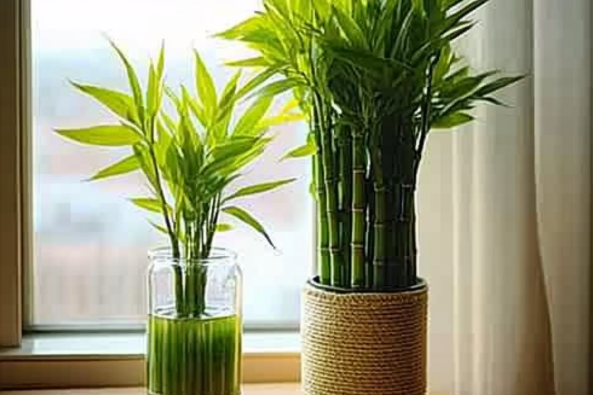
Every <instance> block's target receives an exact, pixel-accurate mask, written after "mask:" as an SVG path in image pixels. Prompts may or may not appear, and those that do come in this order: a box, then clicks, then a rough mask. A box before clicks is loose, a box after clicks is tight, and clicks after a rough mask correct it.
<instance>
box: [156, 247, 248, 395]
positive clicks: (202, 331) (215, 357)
mask: <svg viewBox="0 0 593 395" xmlns="http://www.w3.org/2000/svg"><path fill="white" fill-rule="evenodd" d="M149 259H150V267H149V271H148V295H149V304H148V325H147V326H148V327H147V332H148V333H147V355H146V369H147V370H146V374H147V386H148V392H149V393H150V394H155V395H238V394H240V392H241V391H240V384H241V354H242V348H241V346H242V289H241V270H240V268H239V266H238V264H237V258H236V254H235V253H233V252H231V251H229V250H226V249H221V248H213V249H212V251H211V254H210V257H209V258H208V259H202V260H195V261H187V260H184V259H174V258H173V257H172V254H171V250H170V249H169V248H159V249H156V250H153V251H151V252H150V253H149Z"/></svg>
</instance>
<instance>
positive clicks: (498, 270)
mask: <svg viewBox="0 0 593 395" xmlns="http://www.w3.org/2000/svg"><path fill="white" fill-rule="evenodd" d="M591 14H592V6H591V0H491V2H490V3H489V4H488V5H487V6H485V7H484V8H483V9H482V10H481V11H480V12H479V13H477V14H476V15H475V17H476V19H477V20H479V21H480V22H479V25H478V26H477V27H476V29H475V31H474V32H473V33H472V34H471V36H469V37H468V38H467V39H466V40H465V41H464V42H463V43H461V45H460V47H461V50H462V51H463V52H464V53H465V54H466V55H467V56H468V59H469V60H470V63H471V65H472V66H475V67H476V68H478V69H484V68H498V69H501V70H504V71H505V72H508V73H513V74H517V73H519V74H528V75H529V77H528V78H527V79H526V80H524V81H523V82H521V83H519V84H517V85H516V86H514V87H513V88H510V89H507V90H506V91H504V93H502V94H500V95H499V97H501V98H502V99H503V100H504V101H505V102H507V103H509V104H510V105H511V106H512V108H501V107H491V106H488V107H484V106H483V107H481V108H480V110H478V111H477V116H478V121H477V122H475V123H474V124H472V125H470V126H468V127H465V128H460V129H459V130H455V131H454V132H452V133H438V134H437V133H434V134H433V135H432V136H431V138H430V141H429V146H428V151H429V152H428V154H427V155H426V156H425V157H426V158H427V160H426V162H425V163H424V164H423V168H422V175H421V183H420V191H419V223H420V234H421V237H420V245H419V248H420V262H421V272H422V274H423V275H424V276H426V277H427V278H428V280H429V283H430V292H431V294H430V295H431V296H430V339H429V340H430V341H429V347H430V348H429V349H430V352H429V378H430V392H431V393H443V394H454V395H588V394H591V393H593V388H591V389H589V387H588V384H589V378H588V376H589V367H590V359H589V338H590V336H589V322H590V312H591V306H590V300H591V297H590V293H589V292H590V291H589V289H590V267H591V254H590V243H591V240H592V238H591V199H590V184H591V183H590V181H591V176H592V175H591V161H590V155H591V134H592V122H591V120H592V117H591V112H592V110H593V100H592V88H591V80H592V62H591V48H592V44H591V33H592V32H591V28H590V24H591V19H592V18H591Z"/></svg>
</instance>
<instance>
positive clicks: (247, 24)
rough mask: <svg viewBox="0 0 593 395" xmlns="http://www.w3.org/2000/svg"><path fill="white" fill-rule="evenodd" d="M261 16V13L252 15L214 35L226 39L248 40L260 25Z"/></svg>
mask: <svg viewBox="0 0 593 395" xmlns="http://www.w3.org/2000/svg"><path fill="white" fill-rule="evenodd" d="M262 19H263V16H262V15H261V14H258V15H254V16H252V17H250V18H248V19H246V20H244V21H242V22H240V23H238V24H236V25H235V26H232V27H231V28H230V29H227V30H224V31H222V32H220V33H217V34H216V35H215V37H218V38H223V39H226V40H238V41H250V37H251V35H252V34H253V33H255V32H258V31H259V30H260V29H261V27H262Z"/></svg>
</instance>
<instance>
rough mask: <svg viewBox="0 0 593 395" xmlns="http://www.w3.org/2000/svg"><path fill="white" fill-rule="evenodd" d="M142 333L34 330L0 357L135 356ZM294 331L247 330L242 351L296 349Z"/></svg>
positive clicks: (297, 340) (138, 353)
mask: <svg viewBox="0 0 593 395" xmlns="http://www.w3.org/2000/svg"><path fill="white" fill-rule="evenodd" d="M145 338H146V336H145V334H144V333H135V332H133V333H117V332H114V333H63V334H62V333H36V334H31V335H25V336H24V337H23V341H22V344H21V346H20V347H18V348H12V349H5V350H2V349H0V361H2V360H22V359H32V358H43V359H46V358H63V357H67V358H71V357H82V358H92V359H96V358H102V357H103V358H114V357H118V358H138V357H143V355H144V353H145ZM300 348H301V346H300V337H299V334H298V332H252V333H250V332H247V333H245V334H244V335H243V353H244V354H295V353H300Z"/></svg>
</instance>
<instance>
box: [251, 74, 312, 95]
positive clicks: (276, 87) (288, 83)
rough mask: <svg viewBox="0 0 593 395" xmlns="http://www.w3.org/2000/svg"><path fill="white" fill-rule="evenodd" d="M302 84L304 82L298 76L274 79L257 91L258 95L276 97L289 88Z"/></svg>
mask: <svg viewBox="0 0 593 395" xmlns="http://www.w3.org/2000/svg"><path fill="white" fill-rule="evenodd" d="M301 84H302V82H301V81H300V80H298V79H296V78H287V79H284V80H279V81H274V82H271V83H270V84H268V85H266V86H265V87H263V88H262V89H261V90H260V91H259V92H258V93H257V95H261V96H264V97H274V96H277V95H280V94H282V93H284V92H286V91H288V90H291V89H293V88H295V87H297V86H299V85H301Z"/></svg>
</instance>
